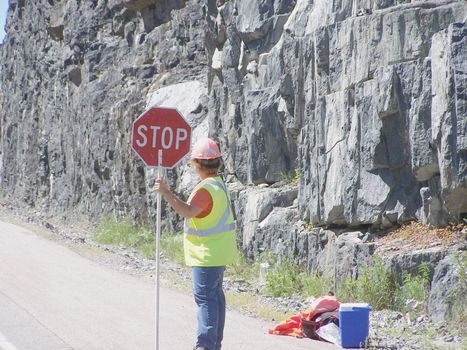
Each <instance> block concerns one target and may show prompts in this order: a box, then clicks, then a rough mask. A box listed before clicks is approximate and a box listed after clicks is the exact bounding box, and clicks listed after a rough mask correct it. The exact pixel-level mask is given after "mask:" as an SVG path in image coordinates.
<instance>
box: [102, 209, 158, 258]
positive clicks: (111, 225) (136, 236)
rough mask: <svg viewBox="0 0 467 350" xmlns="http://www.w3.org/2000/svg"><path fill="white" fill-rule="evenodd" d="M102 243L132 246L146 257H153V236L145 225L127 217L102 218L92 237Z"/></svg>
mask: <svg viewBox="0 0 467 350" xmlns="http://www.w3.org/2000/svg"><path fill="white" fill-rule="evenodd" d="M94 239H95V241H96V242H98V243H102V244H110V245H119V246H122V247H127V248H134V249H136V250H137V251H138V252H139V253H141V254H142V255H143V256H144V257H146V258H154V255H155V237H154V233H153V232H152V231H151V230H150V229H148V228H147V227H144V226H141V225H136V224H134V223H132V222H131V221H130V219H129V218H127V217H124V218H121V219H114V218H104V219H103V220H102V221H101V223H100V225H99V226H98V227H97V231H96V234H95V237H94Z"/></svg>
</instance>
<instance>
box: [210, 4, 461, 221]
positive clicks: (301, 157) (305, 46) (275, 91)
mask: <svg viewBox="0 0 467 350" xmlns="http://www.w3.org/2000/svg"><path fill="white" fill-rule="evenodd" d="M218 5H219V6H217V7H214V6H211V8H210V11H209V12H208V15H209V16H210V18H211V22H210V23H211V26H210V30H211V31H212V34H211V35H212V36H213V37H214V38H216V39H217V42H216V45H213V46H212V47H209V46H208V50H209V55H208V56H210V57H212V62H211V68H212V71H211V74H212V77H211V83H210V84H211V97H212V98H211V101H212V103H211V104H212V107H211V108H210V110H209V117H210V120H212V124H213V125H214V126H215V128H214V130H213V133H215V134H216V136H218V137H219V138H220V139H221V140H222V141H223V144H224V145H225V147H226V148H227V149H228V151H229V157H228V164H229V166H230V169H232V170H233V171H234V172H235V174H236V175H237V176H238V178H239V179H240V180H241V181H242V182H248V183H256V184H258V183H274V182H277V181H278V180H280V178H281V175H282V174H291V173H293V172H294V169H295V168H297V169H299V171H300V174H301V178H300V186H299V212H300V217H301V218H302V219H304V220H308V221H310V222H311V223H312V224H314V225H353V226H359V225H365V224H371V225H375V224H376V225H379V226H382V227H385V226H391V225H393V224H396V223H400V222H404V221H407V220H410V219H414V218H418V219H420V220H422V221H424V222H426V223H430V224H433V225H440V224H443V223H445V222H446V221H452V220H454V221H456V220H459V217H460V216H461V215H462V214H463V213H465V211H466V208H467V207H466V206H467V200H466V198H467V192H466V191H467V187H466V179H467V177H466V160H467V159H466V147H465V142H466V132H465V131H466V127H467V126H466V125H467V123H466V121H467V116H466V106H465V103H466V101H465V100H466V98H465V82H466V70H465V64H463V62H465V61H466V60H467V57H466V50H465V46H466V45H465V44H466V40H467V39H466V37H465V34H466V28H465V24H464V22H463V20H464V18H465V15H466V6H465V3H464V2H462V1H438V2H415V3H411V4H399V2H396V1H344V2H341V1H315V2H310V1H296V2H295V1H274V2H273V1H258V2H235V1H227V2H225V3H224V2H220V3H219V2H218ZM208 23H209V22H208Z"/></svg>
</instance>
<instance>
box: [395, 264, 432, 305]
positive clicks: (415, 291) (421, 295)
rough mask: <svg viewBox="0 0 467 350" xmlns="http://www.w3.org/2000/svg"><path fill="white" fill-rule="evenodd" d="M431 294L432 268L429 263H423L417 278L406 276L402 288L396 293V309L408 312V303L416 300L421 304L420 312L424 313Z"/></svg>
mask: <svg viewBox="0 0 467 350" xmlns="http://www.w3.org/2000/svg"><path fill="white" fill-rule="evenodd" d="M429 292H430V267H429V265H428V264H427V263H422V264H421V265H420V266H419V268H418V274H417V275H416V276H412V275H410V274H404V276H403V283H402V286H400V287H399V288H398V289H397V290H396V293H395V300H394V308H395V309H397V310H400V311H408V310H407V308H406V302H407V301H409V300H416V301H418V302H419V303H420V306H419V307H418V311H424V310H425V309H426V306H427V303H428V296H429Z"/></svg>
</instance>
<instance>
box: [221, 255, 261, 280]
mask: <svg viewBox="0 0 467 350" xmlns="http://www.w3.org/2000/svg"><path fill="white" fill-rule="evenodd" d="M259 264H260V260H259V259H258V260H257V261H250V260H249V259H247V258H246V257H245V255H243V254H241V253H240V254H239V257H238V260H237V262H236V263H235V264H233V265H232V266H229V268H228V269H227V270H226V276H228V277H232V278H234V279H242V280H245V281H249V280H255V279H258V276H259Z"/></svg>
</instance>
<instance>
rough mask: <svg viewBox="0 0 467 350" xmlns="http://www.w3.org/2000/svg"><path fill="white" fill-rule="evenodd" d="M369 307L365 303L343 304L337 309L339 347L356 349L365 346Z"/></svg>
mask: <svg viewBox="0 0 467 350" xmlns="http://www.w3.org/2000/svg"><path fill="white" fill-rule="evenodd" d="M370 311H371V306H370V305H368V304H365V303H343V304H341V305H340V307H339V327H340V333H341V345H342V347H344V348H358V347H361V346H364V345H365V340H366V338H367V337H368V329H369V314H370Z"/></svg>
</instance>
